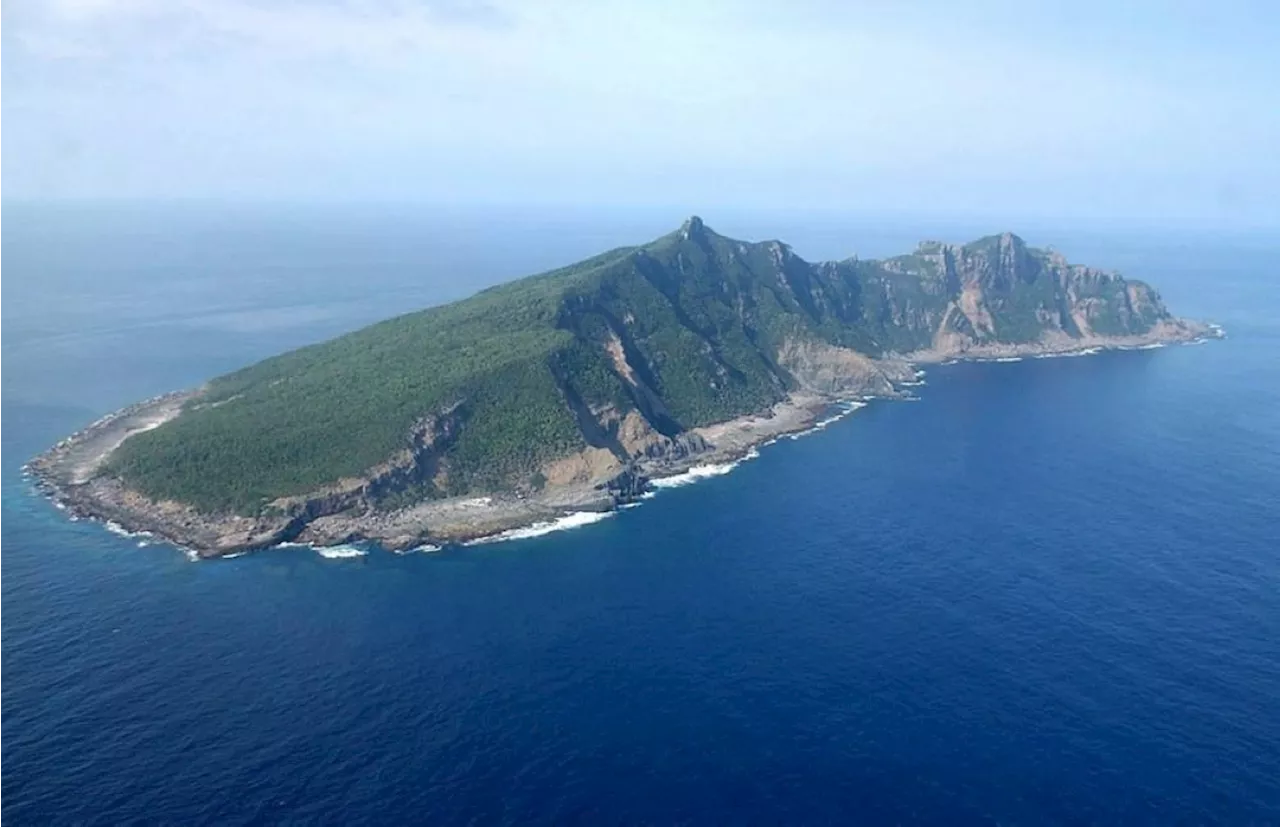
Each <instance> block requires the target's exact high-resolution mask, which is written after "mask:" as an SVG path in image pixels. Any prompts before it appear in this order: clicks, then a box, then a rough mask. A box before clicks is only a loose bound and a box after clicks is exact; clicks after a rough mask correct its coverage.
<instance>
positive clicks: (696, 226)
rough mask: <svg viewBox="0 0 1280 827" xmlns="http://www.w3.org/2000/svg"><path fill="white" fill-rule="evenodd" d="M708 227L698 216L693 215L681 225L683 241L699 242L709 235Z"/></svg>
mask: <svg viewBox="0 0 1280 827" xmlns="http://www.w3.org/2000/svg"><path fill="white" fill-rule="evenodd" d="M707 232H708V230H707V226H706V225H705V224H703V223H702V219H701V218H699V217H698V216H696V215H691V216H689V217H688V218H687V219H685V222H684V223H683V224H681V225H680V237H681V238H683V239H686V240H688V239H693V240H697V239H699V238H702V237H704V236H705V235H706V234H707Z"/></svg>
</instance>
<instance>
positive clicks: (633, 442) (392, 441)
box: [33, 217, 1204, 553]
mask: <svg viewBox="0 0 1280 827" xmlns="http://www.w3.org/2000/svg"><path fill="white" fill-rule="evenodd" d="M1203 332H1204V329H1203V328H1202V327H1199V326H1197V325H1194V324H1192V323H1188V322H1185V321H1181V320H1178V319H1175V318H1174V317H1173V316H1171V314H1170V313H1169V312H1168V310H1167V309H1166V308H1165V307H1164V305H1163V303H1162V302H1161V300H1160V297H1159V296H1158V294H1156V292H1155V291H1154V290H1153V289H1152V288H1150V287H1149V286H1147V285H1146V284H1143V283H1141V282H1137V281H1131V280H1126V279H1124V278H1122V277H1120V276H1119V275H1116V274H1114V273H1108V272H1104V271H1100V270H1095V269H1092V268H1088V267H1082V266H1079V265H1072V264H1070V263H1068V262H1067V261H1066V260H1065V259H1064V258H1063V257H1062V256H1061V255H1059V254H1057V253H1055V252H1052V251H1046V250H1038V249H1035V248H1031V247H1028V246H1027V245H1026V244H1025V243H1024V242H1023V241H1022V239H1020V238H1018V237H1017V236H1015V235H1012V234H1008V233H1006V234H1004V235H1000V236H990V237H987V238H983V239H980V240H978V241H975V242H973V243H971V244H965V245H950V244H943V243H939V242H925V243H923V244H921V245H920V246H919V247H918V249H917V250H916V251H915V252H913V253H911V254H908V255H904V256H899V257H896V258H891V259H886V260H882V261H870V260H858V259H848V260H844V261H835V262H823V263H817V264H814V263H810V262H807V261H805V260H804V259H802V258H800V257H799V256H798V255H796V254H795V253H794V252H793V251H792V250H791V248H790V247H788V246H787V245H786V244H783V243H781V242H778V241H767V242H744V241H738V240H735V239H731V238H726V237H724V236H721V235H719V234H717V233H715V232H714V231H712V230H711V229H710V228H708V227H707V226H705V225H704V224H703V223H702V221H701V220H699V219H698V218H696V217H694V218H691V219H689V220H688V221H686V222H685V223H684V224H683V225H682V226H681V227H680V228H679V229H678V230H676V231H675V232H673V233H670V234H668V235H666V236H663V237H662V238H659V239H657V240H655V241H653V242H651V243H648V244H645V245H641V246H638V247H629V248H621V249H618V250H613V251H610V252H608V253H605V254H602V255H600V256H597V257H595V258H593V259H588V260H587V261H584V262H581V263H579V264H576V265H572V266H570V267H567V268H563V269H561V270H557V271H554V272H551V273H547V274H544V275H541V276H535V277H531V278H529V279H524V280H521V281H518V282H514V283H511V284H508V285H503V286H500V287H497V288H492V289H490V290H486V291H483V292H482V293H480V294H478V295H476V296H475V297H473V298H471V299H467V300H465V301H462V302H458V303H455V304H453V305H447V306H444V307H439V308H433V309H430V310H426V311H421V312H418V313H414V314H409V315H407V316H402V317H399V318H396V319H392V320H389V321H387V322H383V323H381V324H378V325H374V326H372V327H369V328H366V329H364V330H361V331H357V332H355V333H352V334H348V335H347V336H343V337H340V338H338V339H335V340H333V341H331V342H327V343H324V344H321V345H316V346H313V347H309V348H303V349H301V350H298V351H294V352H292V353H288V354H284V355H282V356H279V357H275V358H273V359H269V360H267V361H265V362H262V363H260V364H258V365H254V366H252V367H249V368H246V369H244V370H242V371H238V372H236V373H233V374H230V375H228V376H225V377H221V378H219V379H215V380H213V381H212V382H210V383H209V384H208V385H207V386H206V387H204V388H201V389H199V390H198V391H196V392H193V393H191V394H190V395H189V396H187V397H183V398H182V399H181V400H180V401H181V404H176V403H175V402H174V401H173V398H172V397H167V398H166V399H167V400H168V401H166V403H165V407H164V410H165V411H166V415H165V416H163V417H157V415H156V414H155V411H154V410H152V409H150V408H147V407H146V406H143V407H142V409H141V410H142V415H144V416H146V417H150V418H149V419H148V420H147V422H146V425H147V427H146V429H145V430H139V431H137V432H136V433H134V432H133V431H131V430H130V424H129V423H130V422H131V421H132V420H131V419H130V417H128V416H126V417H122V418H118V419H117V420H113V421H112V422H109V423H108V424H107V425H105V426H100V427H98V428H97V429H96V430H94V429H90V431H88V432H86V433H85V434H82V435H78V436H77V437H75V438H72V439H71V440H70V441H68V442H67V443H65V444H63V445H60V446H59V447H58V448H56V449H55V450H54V451H52V452H50V454H48V455H46V456H45V457H42V458H41V459H39V460H37V461H36V462H35V463H34V464H33V467H34V468H35V469H36V470H37V472H38V473H40V474H41V476H42V478H43V479H44V480H45V481H46V484H47V485H49V486H50V487H51V489H53V490H55V492H56V493H57V495H58V496H60V497H62V498H63V499H64V500H67V501H69V502H72V503H73V504H74V505H76V507H78V508H80V509H82V510H85V511H87V512H89V513H95V512H96V513H97V514H98V515H99V516H108V517H111V518H113V519H116V520H118V521H121V522H124V523H126V524H131V525H136V526H139V527H144V528H147V529H148V530H154V531H157V532H159V533H161V534H164V535H165V536H168V537H171V538H174V539H179V540H181V541H184V542H187V543H189V544H191V545H194V546H196V547H198V548H200V549H204V550H209V551H210V552H211V553H216V552H219V551H225V550H230V549H239V548H243V547H251V546H257V545H264V544H268V543H272V542H279V541H281V540H285V539H294V538H298V537H302V538H304V539H306V538H308V537H311V538H320V539H334V538H340V537H350V536H365V537H377V538H380V539H382V540H384V541H388V542H395V543H400V544H403V543H411V542H419V541H421V540H422V539H424V538H432V537H435V538H439V537H446V538H447V537H451V536H464V535H467V534H468V533H476V532H477V531H480V530H481V529H483V530H488V529H491V528H493V527H495V526H497V527H505V526H507V525H508V524H514V523H519V522H520V521H521V520H524V521H528V520H529V519H530V518H531V517H535V516H538V515H543V514H546V513H553V512H554V511H555V510H557V509H562V508H567V507H580V506H583V505H584V504H588V505H592V506H593V507H594V505H597V504H599V503H601V502H603V503H605V504H609V503H612V502H614V501H617V500H618V499H625V498H627V497H630V496H634V495H635V494H637V493H638V492H639V491H641V490H642V489H643V486H644V480H645V477H646V476H647V475H652V474H654V473H660V472H662V471H669V470H673V469H676V470H678V469H679V468H681V467H687V465H689V464H691V463H693V462H696V461H699V458H705V457H707V456H713V455H717V453H724V452H725V451H733V450H739V451H740V450H744V449H745V447H749V444H750V443H751V442H752V441H753V440H754V439H756V438H757V437H759V438H763V436H767V435H768V434H770V433H775V432H779V431H785V430H787V429H789V428H792V427H802V426H803V425H804V424H805V423H806V422H807V421H809V419H810V418H811V417H812V415H813V414H814V412H815V411H816V410H817V409H818V408H819V407H820V406H821V403H822V401H823V400H831V399H835V398H848V397H852V396H867V395H874V396H890V395H894V394H895V393H897V388H898V387H899V386H900V385H901V384H903V383H905V382H908V381H910V380H911V379H912V378H913V377H914V373H913V369H912V368H911V366H910V363H911V362H913V361H928V360H937V359H942V358H954V357H957V356H965V355H990V354H997V355H998V354H1006V353H1011V352H1035V351H1042V350H1049V351H1061V350H1069V349H1073V348H1082V347H1088V346H1094V345H1098V344H1108V343H1129V344H1136V343H1141V342H1145V341H1154V340H1162V339H1188V338H1193V337H1195V336H1198V335H1201V334H1202V333H1203ZM761 414H766V415H765V416H760V415H761ZM742 417H748V418H749V419H748V420H743V421H744V422H748V424H747V425H744V428H745V429H746V430H744V431H741V432H734V431H732V430H731V429H730V430H726V428H725V427H723V426H722V425H720V423H725V422H728V421H734V420H736V419H738V418H742ZM122 429H123V430H122ZM735 434H736V435H735ZM744 434H745V435H744ZM126 437H127V438H126ZM95 440H96V442H95ZM95 444H98V445H100V448H99V449H97V450H95V449H94V448H93V445H95ZM744 446H745V447H744ZM69 457H70V458H71V459H69ZM86 457H88V458H89V459H88V460H86ZM95 458H96V461H92V460H94V459H95ZM72 468H74V473H72V472H71V471H70V470H69V469H72ZM480 497H483V498H486V501H485V502H484V503H483V506H484V507H483V508H481V507H479V506H475V507H471V506H467V507H471V508H472V510H471V511H470V512H468V511H467V510H466V507H464V506H463V505H459V504H460V503H463V504H465V503H473V504H474V503H477V502H480V500H478V499H477V498H480ZM495 497H496V498H499V499H501V500H502V501H503V502H505V503H506V508H507V511H509V512H510V514H507V516H503V517H500V518H499V517H494V519H493V520H490V521H489V522H486V519H487V518H486V517H484V516H476V515H488V516H490V517H493V516H494V515H495V514H496V513H497V511H495V508H494V498H495ZM460 508H461V509H462V510H461V511H459V509H460ZM498 510H499V511H500V510H501V509H498ZM458 526H460V528H456V527H458Z"/></svg>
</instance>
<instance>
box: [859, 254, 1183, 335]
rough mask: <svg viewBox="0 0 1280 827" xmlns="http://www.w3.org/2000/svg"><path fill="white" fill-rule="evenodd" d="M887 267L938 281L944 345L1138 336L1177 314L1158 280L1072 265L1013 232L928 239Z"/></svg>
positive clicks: (888, 262)
mask: <svg viewBox="0 0 1280 827" xmlns="http://www.w3.org/2000/svg"><path fill="white" fill-rule="evenodd" d="M883 266H884V268H885V269H886V270H888V271H891V272H894V273H901V274H904V275H909V276H913V277H917V278H919V279H921V280H922V281H923V282H926V283H929V284H932V285H934V286H935V290H936V293H937V295H938V296H939V297H940V298H942V299H943V307H942V313H941V317H940V319H939V321H938V323H937V325H936V327H935V328H934V329H933V330H932V331H931V336H930V341H931V347H932V348H933V349H935V350H939V351H945V350H952V351H955V352H957V353H960V352H964V351H965V350H967V349H969V348H971V347H973V346H975V345H994V344H1031V343H1035V342H1037V341H1041V340H1048V341H1057V340H1060V339H1061V338H1062V337H1064V336H1065V337H1071V338H1076V339H1081V340H1085V339H1091V338H1095V337H1106V336H1115V337H1124V336H1138V335H1142V334H1145V333H1147V332H1148V331H1150V330H1151V329H1152V328H1153V327H1155V326H1156V325H1157V324H1159V323H1161V322H1164V321H1168V320H1170V319H1171V318H1172V316H1171V314H1170V313H1169V311H1168V310H1167V309H1166V308H1165V307H1164V304H1163V302H1162V301H1161V300H1160V297H1159V295H1158V294H1157V293H1156V292H1155V291H1154V290H1153V289H1152V288H1151V287H1150V286H1148V285H1146V284H1144V283H1142V282H1138V281H1129V280H1126V279H1124V278H1122V277H1121V276H1119V275H1118V274H1115V273H1111V272H1107V271H1103V270H1098V269H1096V268H1092V267H1084V266H1080V265H1074V264H1071V263H1069V262H1068V261H1067V260H1066V258H1064V257H1063V256H1062V255H1061V254H1060V253H1058V252H1056V251H1053V250H1037V249H1034V248H1030V247H1028V246H1027V245H1026V243H1025V242H1024V241H1023V240H1022V239H1021V238H1019V237H1018V236H1016V235H1013V234H1012V233H1004V234H1003V235H999V236H990V237H988V238H985V239H981V240H979V241H976V242H973V243H971V244H966V245H955V244H942V243H940V242H925V243H923V244H921V245H920V246H919V248H918V249H917V250H916V252H915V253H913V254H911V255H907V256H900V257H898V258H894V259H888V260H886V261H885V262H883Z"/></svg>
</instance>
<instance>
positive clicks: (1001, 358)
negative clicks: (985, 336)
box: [991, 356, 1022, 362]
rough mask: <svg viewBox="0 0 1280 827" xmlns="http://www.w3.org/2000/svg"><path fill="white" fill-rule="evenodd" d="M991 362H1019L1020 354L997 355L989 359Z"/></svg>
mask: <svg viewBox="0 0 1280 827" xmlns="http://www.w3.org/2000/svg"><path fill="white" fill-rule="evenodd" d="M991 361H992V362H1021V361H1022V357H1021V356H997V357H996V358H994V359H992V360H991Z"/></svg>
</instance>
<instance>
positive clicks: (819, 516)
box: [0, 205, 1280, 825]
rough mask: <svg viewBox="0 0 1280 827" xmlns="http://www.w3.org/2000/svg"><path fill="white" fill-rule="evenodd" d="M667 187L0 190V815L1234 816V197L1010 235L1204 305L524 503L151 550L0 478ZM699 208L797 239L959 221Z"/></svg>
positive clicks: (1255, 343) (1270, 300)
mask: <svg viewBox="0 0 1280 827" xmlns="http://www.w3.org/2000/svg"><path fill="white" fill-rule="evenodd" d="M683 217H684V216H683V215H659V214H656V213H655V214H631V215H609V214H601V213H596V214H589V213H574V214H569V213H565V214H546V213H544V214H540V215H529V214H519V213H516V212H514V211H490V212H485V211H479V210H473V211H470V212H465V213H463V212H455V213H445V212H440V211H435V212H426V211H412V210H406V209H392V208H381V209H378V210H373V209H368V210H355V209H348V210H337V209H320V208H310V209H290V208H287V207H275V208H272V209H266V208H256V209H246V208H234V209H233V208H215V207H212V206H209V205H205V206H192V205H186V206H181V207H171V208H142V207H114V208H110V209H107V208H89V207H83V208H75V209H72V208H57V209H53V208H36V207H30V206H27V207H23V206H10V205H6V208H5V211H4V222H3V269H4V275H5V279H4V282H3V285H4V286H3V291H4V293H3V524H2V525H3V540H2V557H0V562H2V566H3V567H2V577H0V585H2V588H3V601H2V610H3V613H2V622H3V641H2V647H0V652H2V657H3V663H2V674H3V681H2V683H0V686H2V690H3V750H2V762H3V766H2V776H3V791H2V792H3V796H2V807H3V809H2V813H0V816H2V817H3V820H4V822H5V824H6V825H35V824H112V825H117V824H144V823H154V824H160V823H166V824H182V825H196V824H313V823H329V824H400V823H432V824H464V823H465V824H501V823H511V824H514V823H521V824H526V823H527V824H570V823H590V824H622V823H630V824H634V823H657V824H665V823H702V824H740V823H743V824H745V823H757V824H779V823H793V824H801V823H819V824H820V823H827V824H850V823H868V824H913V823H921V824H968V823H974V824H986V823H990V824H1093V823H1099V824H1156V825H1168V824H1175V823H1185V824H1201V823H1220V824H1251V823H1252V824H1280V525H1278V523H1277V517H1278V516H1280V514H1278V512H1277V510H1278V501H1280V285H1278V283H1277V281H1276V278H1277V274H1276V262H1277V261H1278V260H1280V238H1277V237H1276V236H1275V235H1274V234H1272V235H1266V234H1261V233H1219V234H1213V233H1209V232H1188V231H1181V232H1164V233H1161V232H1155V231H1150V230H1147V231H1141V232H1132V233H1127V232H1125V231H1122V230H1119V229H1113V230H1100V229H1094V230H1084V229H1074V230H1073V229H1071V228H1053V227H1049V226H1046V227H1043V228H1032V229H1030V230H1027V231H1026V232H1025V235H1026V236H1027V238H1028V240H1029V241H1031V242H1032V243H1041V244H1043V243H1053V244H1055V245H1056V246H1058V247H1059V248H1060V249H1062V250H1063V251H1064V252H1066V253H1067V255H1068V256H1069V257H1071V258H1072V259H1073V260H1079V261H1082V262H1087V263H1090V264H1095V265H1098V266H1105V267H1117V268H1120V269H1122V270H1123V271H1124V272H1125V273H1126V274H1128V275H1132V276H1135V277H1140V278H1147V279H1149V280H1150V281H1152V282H1153V283H1155V284H1156V285H1157V287H1158V288H1160V290H1161V292H1162V293H1163V294H1164V296H1165V298H1166V300H1167V301H1168V303H1169V304H1170V306H1171V307H1172V308H1173V309H1174V311H1175V312H1178V313H1180V314H1183V315H1188V316H1195V317H1201V318H1207V319H1209V320H1212V321H1215V322H1218V323H1221V324H1223V325H1224V326H1225V327H1226V329H1227V331H1228V334H1229V338H1228V339H1226V340H1225V341H1219V342H1211V343H1208V344H1203V345H1198V346H1189V347H1169V348H1164V349H1160V350H1150V351H1140V352H1126V353H1109V354H1102V355H1099V356H1094V357H1090V358H1069V359H1052V360H1030V361H1024V362H1019V363H1015V364H961V365H954V366H950V367H938V368H934V369H931V370H930V371H929V374H928V384H927V386H926V387H923V388H920V389H919V390H920V397H921V398H920V400H919V401H915V402H902V403H889V402H877V403H872V404H871V405H870V406H869V407H867V408H865V409H863V410H861V411H858V412H856V413H855V414H854V415H852V416H850V417H848V418H846V419H844V420H841V421H840V422H838V423H836V424H834V425H832V426H831V427H829V428H827V429H825V430H823V431H821V432H819V433H815V434H813V435H812V436H808V437H806V438H804V439H800V440H783V441H782V442H780V443H778V444H776V445H772V446H770V447H767V448H765V449H763V450H762V452H761V455H760V456H759V458H757V459H755V460H753V461H750V462H745V463H743V464H742V465H741V466H740V467H738V468H737V469H736V470H735V471H734V472H733V473H731V474H728V475H725V476H719V477H715V478H712V479H708V480H706V481H704V482H701V483H699V484H697V485H691V486H687V487H683V488H678V489H672V490H666V491H663V492H661V493H660V494H659V495H658V496H657V497H655V498H654V499H652V500H650V501H648V502H647V503H646V504H645V505H644V506H643V507H641V508H637V509H632V510H627V511H624V512H622V513H619V514H617V515H615V516H613V517H611V518H609V519H607V520H603V521H601V522H598V523H595V524H592V525H589V526H585V527H582V528H578V529H575V530H573V531H568V532H561V533H555V534H549V535H546V536H543V537H539V538H536V539H529V540H519V541H512V542H507V543H500V544H494V545H488V546H482V547H475V548H466V549H450V550H445V551H443V552H440V553H435V554H411V555H405V556H398V555H394V554H390V553H386V552H379V551H376V550H374V551H372V552H370V553H369V554H368V555H367V556H365V557H360V558H350V559H326V558H324V557H322V556H320V555H319V554H317V553H315V552H314V551H311V550H307V549H290V550H278V551H271V552H264V553H260V554H254V555H248V556H245V557H242V558H239V559H235V560H230V561H215V562H203V563H193V562H190V561H188V560H187V559H186V558H185V557H184V556H183V555H182V554H181V553H180V552H179V551H177V550H175V549H172V548H169V547H166V546H164V545H149V546H143V547H140V546H139V545H138V541H137V540H136V539H133V538H127V537H121V536H117V535H114V534H111V533H109V532H107V531H106V530H104V529H103V528H102V527H101V526H98V525H95V524H92V523H88V522H76V523H73V522H68V521H67V520H65V519H64V518H63V515H62V514H61V513H59V512H58V511H56V510H55V509H54V508H52V507H51V506H50V505H49V504H48V503H47V502H45V501H43V500H42V499H40V498H39V497H37V496H35V495H34V494H33V493H32V491H31V489H30V486H29V484H28V482H27V481H26V480H24V479H23V477H22V476H21V473H20V469H21V466H22V464H23V463H24V462H25V461H26V460H27V459H29V458H30V457H31V456H33V455H34V454H36V453H37V452H39V451H40V450H42V449H44V448H45V447H47V446H48V445H50V444H51V443H52V442H54V441H56V440H57V439H58V438H60V437H62V436H64V435H66V434H67V433H69V432H71V431H73V430H75V429H76V428H78V427H81V426H83V425H85V424H87V423H88V422H90V421H92V420H93V419H95V418H97V417H98V416H99V415H101V414H103V413H105V412H107V411H109V410H112V409H114V408H116V407H119V406H121V405H123V404H126V403H128V402H131V401H134V400H137V399H139V398H142V397H146V396H149V395H152V394H155V393H159V392H162V391H166V390H171V389H174V388H178V387H183V386H189V385H193V384H196V383H198V382H200V381H202V380H204V379H207V378H209V377H210V376H213V375H216V374H218V373H221V372H224V371H227V370H230V369H232V368H235V367H238V366H240V365H243V364H245V363H248V362H250V361H253V360H255V359H258V358H261V357H263V356H267V355H270V354H272V353H275V352H278V351H280V350H282V349H286V348H289V347H293V346H296V345H300V344H303V343H306V342H311V341H316V340H318V339H322V338H325V337H327V336H330V335H333V334H335V333H338V332H341V331H343V330H347V329H351V328H353V327H356V326H359V325H361V324H364V323H366V322H370V321H374V320H376V319H379V318H382V317H384V316H387V315H391V314H394V313H398V312H402V311H408V310H412V309H416V308H417V307H420V306H423V305H426V304H431V303H436V302H440V301H444V300H449V299H454V298H459V297H461V296H464V295H467V294H468V293H470V292H473V291H474V290H475V289H477V288H479V287H483V286H486V285H488V284H492V283H495V282H498V281H503V280H506V279H509V278H513V277H516V276H519V275H523V274H526V273H529V272H533V271H537V270H540V269H545V268H548V267H550V266H554V265H557V264H561V263H565V262H568V261H572V260H575V259H576V258H580V257H583V256H585V255H588V254H590V253H594V252H597V251H599V250H602V249H606V248H608V247H611V246H616V245H618V244H623V243H632V242H636V241H641V240H644V239H647V238H650V237H654V236H657V235H659V234H661V233H663V232H665V231H668V230H670V229H671V228H673V227H675V226H676V225H678V224H679V222H680V220H681V219H682V218H683ZM704 218H705V219H706V220H707V221H708V223H709V224H710V225H711V226H713V227H715V228H716V229H717V230H719V231H721V232H725V233H727V234H730V235H742V236H747V237H762V236H775V235H776V236H780V237H783V238H785V239H787V240H790V241H791V242H792V243H793V244H794V246H795V247H796V249H797V251H798V252H799V253H800V254H802V255H805V256H807V257H810V258H822V257H836V256H844V255H849V254H852V253H855V252H856V253H860V254H862V255H865V256H871V255H881V254H886V253H893V252H899V251H903V250H905V249H908V248H910V247H911V246H913V244H914V242H915V241H916V240H918V239H919V238H922V237H929V236H941V237H943V238H945V239H946V240H954V241H964V240H967V239H968V238H971V237H976V236H978V235H982V234H985V233H988V232H996V231H1000V230H1003V229H1005V228H1004V227H983V226H974V227H969V226H964V225H962V224H960V223H956V224H947V225H944V224H938V223H936V222H932V223H931V222H927V221H920V222H915V223H913V222H910V221H906V220H902V219H898V220H896V221H895V223H893V224H892V226H890V225H889V224H888V223H887V222H877V221H875V220H871V219H867V218H861V219H852V218H849V219H842V218H840V217H838V216H826V217H823V218H822V219H821V220H818V219H816V218H814V217H806V216H795V215H791V216H772V217H770V216H727V217H723V218H720V217H717V216H716V215H714V214H706V215H704ZM1014 229H1018V228H1014Z"/></svg>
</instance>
